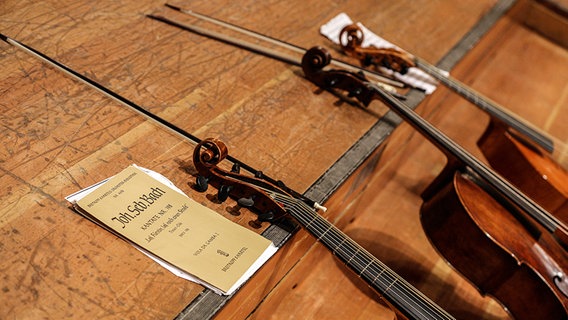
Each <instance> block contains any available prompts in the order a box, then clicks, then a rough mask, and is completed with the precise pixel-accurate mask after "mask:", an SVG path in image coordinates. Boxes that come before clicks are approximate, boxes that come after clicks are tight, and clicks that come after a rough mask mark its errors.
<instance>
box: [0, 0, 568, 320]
mask: <svg viewBox="0 0 568 320" xmlns="http://www.w3.org/2000/svg"><path fill="white" fill-rule="evenodd" d="M171 3H172V4H174V5H177V6H180V7H184V8H188V9H191V10H195V11H196V12H201V13H205V14H208V15H211V16H214V17H216V18H219V19H222V20H225V21H229V22H231V23H234V24H238V25H241V26H244V27H246V28H250V29H253V30H256V31H259V32H261V33H264V34H267V35H270V36H272V37H274V38H278V39H282V40H285V41H288V42H291V43H294V44H296V45H299V46H302V47H305V48H309V47H312V46H315V45H321V46H324V47H327V48H329V49H330V51H331V53H332V55H334V57H341V58H342V59H346V60H347V59H348V58H346V57H343V56H342V55H341V53H339V52H338V51H337V50H335V48H334V47H332V46H331V45H330V43H329V42H328V41H327V40H325V39H324V38H323V37H322V36H321V35H320V34H319V27H320V26H321V25H322V24H324V23H325V22H327V21H328V20H330V19H331V18H333V17H334V16H336V15H337V14H339V13H341V12H345V13H347V14H349V16H351V18H352V19H353V20H355V21H360V22H362V23H364V24H365V26H366V27H368V28H369V29H371V30H373V31H375V32H376V33H378V34H379V35H381V36H383V37H385V38H386V39H388V40H390V41H392V42H394V43H396V44H397V45H399V46H400V47H402V48H405V49H407V50H408V51H410V52H412V53H414V54H416V55H418V56H420V57H422V58H423V59H425V60H427V61H429V62H431V63H433V64H436V63H438V62H439V61H441V60H443V58H444V57H445V56H446V55H447V54H448V53H449V52H452V50H453V48H454V46H455V45H456V44H458V43H459V42H460V41H461V40H462V39H463V38H464V37H466V36H467V35H468V33H469V32H470V30H472V29H474V28H475V27H476V26H477V25H478V22H479V21H480V20H481V19H482V18H483V17H485V16H486V15H487V14H488V13H490V12H491V10H492V9H494V8H495V6H496V5H500V4H501V3H502V2H499V1H496V0H480V1H407V0H406V1H405V0H403V1H370V0H363V1H295V0H293V1H264V2H259V1H250V0H244V1H233V2H231V1H221V0H207V1H201V0H199V1H191V2H190V1H181V0H179V1H177V0H176V1H172V2H171ZM147 14H160V15H164V16H167V17H170V18H172V19H177V20H179V21H183V22H186V23H196V24H198V25H200V26H202V27H207V28H213V29H217V28H216V27H214V26H212V25H211V24H208V23H204V22H202V21H197V20H196V19H194V18H190V17H188V16H187V15H183V14H181V13H179V12H174V11H172V10H170V9H167V8H166V7H164V6H163V3H160V2H156V1H150V0H137V1H85V0H75V1H71V0H59V1H54V0H47V1H31V0H20V1H14V0H4V1H2V2H1V3H0V33H2V34H4V35H5V36H8V37H11V38H13V39H16V40H18V41H20V42H22V43H25V44H27V45H29V46H31V47H33V48H35V49H37V50H39V51H41V52H43V53H45V54H46V55H48V56H50V57H52V58H54V59H56V60H58V61H60V62H62V63H64V64H65V65H67V66H69V67H70V68H72V69H74V70H76V71H77V72H79V73H81V74H83V75H85V76H87V77H89V78H91V79H93V80H95V81H97V82H98V83H100V84H102V85H104V86H105V87H107V88H109V89H110V90H113V91H115V92H116V93H118V94H120V95H122V96H124V97H126V98H127V99H130V100H131V101H133V102H135V103H137V104H139V105H140V106H143V107H144V108H145V109H146V110H148V111H150V112H152V113H154V114H157V115H159V116H161V117H163V118H164V119H166V120H168V121H170V122H172V123H174V124H175V125H177V126H179V127H181V128H183V129H184V130H186V131H188V132H191V133H193V134H194V135H195V136H197V137H199V138H202V139H203V138H207V137H216V138H219V139H221V140H223V141H224V142H225V143H226V144H227V145H228V147H229V152H230V154H231V155H232V156H234V157H236V158H238V159H239V160H241V161H243V162H245V163H247V164H249V165H251V166H253V167H254V168H257V169H259V170H262V171H263V172H264V173H265V174H267V175H269V176H271V177H273V178H275V179H279V180H282V181H284V182H285V183H286V184H287V185H288V186H289V187H291V188H293V189H295V190H296V191H298V192H301V193H304V192H306V193H308V194H310V192H312V194H315V193H316V192H315V191H322V188H323V189H325V190H323V191H326V190H327V191H330V192H331V194H329V195H325V196H323V200H325V205H326V206H327V207H328V208H329V210H328V212H327V213H325V216H326V218H327V219H329V220H330V221H332V222H333V223H334V224H335V225H337V226H338V227H339V228H341V229H342V230H343V231H344V232H346V233H347V234H348V235H349V236H350V237H352V238H353V239H354V240H355V241H357V242H358V243H359V244H360V245H362V246H363V247H365V248H366V249H367V250H368V251H370V252H371V253H373V254H374V255H375V256H376V257H377V258H379V259H380V260H381V261H383V262H384V263H385V264H386V265H388V266H389V267H390V268H391V269H393V270H394V271H396V272H397V273H398V274H399V275H401V276H402V277H403V278H405V279H406V280H407V281H408V282H410V283H411V284H412V285H414V286H415V287H416V288H418V289H419V290H421V291H422V292H424V293H425V294H426V295H427V296H428V297H429V298H430V299H432V300H433V301H435V302H436V303H437V304H439V305H440V306H441V307H443V308H444V309H446V310H447V311H448V312H450V313H451V314H452V315H454V316H455V317H456V318H459V319H481V318H483V319H506V318H507V314H506V312H505V311H504V310H503V308H502V307H501V306H500V305H499V304H498V303H497V302H496V301H494V300H493V299H491V298H490V297H483V296H481V295H480V294H479V292H478V291H477V290H476V289H475V287H474V286H473V285H472V284H470V283H469V282H468V281H467V280H465V279H464V278H463V277H462V276H461V275H460V274H459V273H458V272H457V271H456V270H454V269H453V268H452V267H451V266H449V265H448V264H447V263H446V261H445V260H444V259H442V258H441V256H440V255H439V254H438V253H437V252H436V249H435V248H434V247H433V246H432V245H431V244H430V242H429V240H428V238H427V237H426V235H425V233H424V231H423V230H422V227H421V224H420V205H421V197H420V194H421V192H422V191H423V190H424V189H425V188H426V187H427V186H428V184H429V183H430V182H431V181H432V180H433V179H434V178H435V177H436V176H437V174H438V173H439V172H440V170H441V169H442V167H443V166H444V164H445V157H444V155H443V154H442V153H441V152H440V151H439V150H437V149H436V148H435V147H434V146H433V145H432V144H431V143H429V142H428V141H427V140H425V139H424V138H422V137H421V136H420V135H419V134H417V133H416V132H414V131H413V129H411V128H410V126H408V125H407V124H405V123H402V124H401V125H399V126H398V127H396V129H395V130H394V131H393V132H392V135H390V137H389V138H388V140H386V142H382V143H380V145H379V149H377V150H376V151H374V150H370V152H368V153H367V154H365V158H361V155H360V154H358V153H355V155H356V157H360V158H358V159H355V160H360V162H361V164H360V166H359V163H358V162H356V161H355V162H350V161H348V160H345V158H344V157H345V155H346V154H347V155H352V154H353V152H355V151H353V146H354V145H357V146H358V143H360V141H361V139H363V138H364V137H365V135H366V134H367V133H368V132H369V130H372V129H373V128H375V127H376V125H377V123H379V122H380V121H384V120H381V117H382V116H383V115H384V114H385V113H386V112H387V111H388V109H387V107H386V106H385V105H383V104H382V103H380V102H378V101H377V102H373V104H372V105H371V106H370V108H369V109H368V110H364V109H361V108H356V107H353V106H351V105H349V104H346V103H343V104H340V103H338V98H337V97H336V96H334V95H332V94H330V93H328V92H320V90H318V89H317V88H316V87H315V85H313V84H312V83H310V82H309V81H307V80H306V79H305V78H304V77H303V74H302V70H301V68H300V67H298V66H294V65H289V64H286V63H283V62H280V61H276V60H274V59H270V58H267V57H264V56H261V55H259V54H255V53H252V52H249V51H246V50H243V49H240V48H236V47H234V46H231V45H227V44H224V43H221V42H219V41H216V40H212V39H208V38H206V37H203V36H200V35H197V34H193V33H190V32H187V31H182V30H179V29H177V28H174V27H172V26H168V25H166V24H163V23H160V22H157V21H155V20H152V19H149V18H147V17H146V15H147ZM526 14H527V10H526V6H524V2H522V1H521V2H520V3H518V4H516V5H515V6H513V9H511V10H509V11H507V12H506V13H505V14H504V15H503V16H500V17H498V19H497V20H496V21H494V22H493V23H492V24H491V26H490V28H489V30H488V31H487V33H486V34H485V35H484V36H483V37H482V38H481V39H480V41H479V43H477V44H476V45H475V46H474V47H473V48H471V49H469V48H468V50H467V52H462V53H461V55H463V59H460V60H459V62H458V63H457V65H455V66H454V67H452V69H451V73H452V75H453V76H454V77H456V78H457V79H460V80H461V81H463V82H465V83H466V84H468V85H471V86H472V87H473V88H475V89H476V90H477V91H479V92H481V93H483V94H485V95H487V96H488V97H490V98H491V99H493V100H495V101H497V102H499V103H500V104H502V105H504V106H506V107H507V108H508V109H510V110H511V111H513V112H515V113H517V114H519V115H520V116H522V117H524V118H525V119H529V120H530V121H531V122H532V123H533V124H535V125H536V126H538V127H540V128H542V129H544V130H545V131H547V132H549V133H550V134H551V135H554V136H555V137H557V138H558V139H559V141H564V142H566V141H568V126H566V123H568V112H567V110H566V109H567V108H568V51H567V50H566V48H564V47H562V46H560V45H558V44H556V43H554V42H553V41H550V40H549V39H548V38H546V37H544V36H543V35H541V34H540V33H538V32H535V31H534V30H532V29H530V28H528V27H527V26H526V25H525V24H524V23H523V19H524V17H525V16H526ZM0 66H1V67H0V93H1V97H2V98H1V99H0V111H1V112H0V124H1V126H0V132H1V133H2V134H1V137H2V138H1V139H2V145H1V146H0V182H1V184H2V186H3V187H2V188H0V235H1V238H0V257H1V258H2V259H0V270H1V273H0V274H1V278H2V283H1V287H2V288H1V290H0V301H2V307H1V308H0V319H43V318H46V319H65V318H71V319H74V318H77V319H78V318H95V319H173V318H176V317H180V318H195V317H196V315H200V317H201V316H203V317H209V316H214V317H216V318H219V319H228V318H231V319H392V318H393V317H394V314H393V313H392V311H391V310H390V309H389V308H387V307H385V305H384V303H383V302H382V300H381V298H380V297H379V295H377V294H376V293H375V292H373V291H372V290H371V289H369V288H368V286H367V285H366V284H365V283H364V282H363V281H362V280H361V279H359V278H358V277H357V276H355V275H354V274H353V273H351V272H350V271H349V269H348V268H347V267H345V265H343V264H342V263H341V262H340V261H338V260H337V259H335V258H334V257H333V255H332V254H331V253H329V251H328V250H327V249H326V248H325V247H324V246H322V245H321V244H319V243H317V242H316V241H315V239H314V238H313V237H311V236H310V235H309V234H308V233H307V232H305V231H303V230H300V231H299V232H297V233H295V234H294V235H293V236H292V237H291V238H290V239H289V240H288V241H286V243H285V244H284V246H283V247H282V248H281V249H280V250H279V251H278V253H277V254H276V255H275V256H274V257H273V258H272V259H271V260H270V261H269V262H268V263H267V264H266V265H265V266H264V267H263V268H262V269H261V270H260V271H259V273H258V274H257V275H255V276H254V277H253V278H252V279H251V280H250V281H249V282H248V283H247V284H246V285H245V286H244V287H243V288H242V289H241V290H239V292H237V293H236V294H235V296H233V297H232V298H231V299H228V300H227V301H223V302H222V303H221V305H222V308H221V309H220V310H217V309H218V306H219V305H218V304H217V305H215V304H214V305H212V306H207V305H203V303H202V302H199V301H202V300H200V299H203V296H204V291H203V290H204V289H203V287H201V286H200V285H197V284H194V283H191V282H188V281H185V280H182V279H180V278H178V277H176V276H174V275H173V274H171V273H169V272H168V271H166V270H165V269H163V268H162V267H160V266H159V265H157V264H156V263H155V262H153V261H151V260H150V259H148V258H147V257H146V256H144V255H143V254H141V253H140V252H139V251H137V250H136V249H134V248H133V247H132V246H130V245H128V244H126V243H125V242H124V241H122V240H120V239H118V238H117V237H115V236H112V235H111V234H109V233H107V232H106V231H104V230H102V229H101V228H99V227H97V226H95V225H94V224H93V223H91V222H89V221H87V220H86V219H84V218H82V217H80V216H79V215H77V214H76V213H75V212H74V211H73V210H71V209H70V207H69V204H68V203H67V201H66V200H65V196H67V195H69V194H71V193H73V192H75V191H78V190H80V189H82V188H84V187H87V186H89V185H91V184H93V183H96V182H98V181H100V180H102V179H105V178H107V177H109V176H111V175H113V174H115V173H117V172H119V171H121V170H122V169H123V168H125V167H126V166H128V165H130V164H132V163H135V164H138V165H140V166H143V167H146V168H149V169H152V170H155V171H158V172H160V173H162V174H163V175H165V176H166V177H168V178H169V179H170V180H172V181H173V182H174V183H175V184H176V185H177V186H178V187H180V188H181V189H183V191H185V192H186V193H187V194H188V195H189V196H191V197H193V198H194V199H196V200H197V201H199V202H200V203H202V204H204V205H206V206H208V207H210V208H212V209H214V210H216V211H217V212H218V213H219V214H220V215H223V216H225V217H226V218H228V219H231V220H233V221H235V222H237V223H239V224H242V225H244V226H247V227H248V226H249V222H250V221H252V220H254V219H255V216H254V214H253V213H251V212H248V211H246V210H242V214H240V215H239V216H234V215H231V214H229V213H228V212H227V208H229V207H231V206H234V202H232V201H231V200H229V201H228V202H227V203H222V204H219V203H214V202H211V201H210V200H208V196H212V195H215V193H216V191H215V190H209V191H208V192H207V193H206V194H202V193H198V192H196V191H195V190H194V189H193V188H192V183H193V181H194V180H195V177H194V176H192V173H193V170H192V165H191V161H190V160H191V155H192V152H193V147H194V146H195V144H194V143H193V142H191V141H188V140H187V139H183V138H181V137H180V136H178V135H176V134H173V133H171V131H169V130H167V129H165V128H163V127H161V126H160V125H158V124H156V123H154V122H152V121H150V120H148V119H146V118H144V117H143V116H141V115H139V114H138V113H136V112H134V111H132V110H130V109H128V108H125V107H124V106H122V105H120V104H119V103H117V102H115V101H113V100H111V99H109V98H107V97H106V96H104V95H102V94H101V93H99V92H97V91H96V90H93V89H92V88H90V87H88V86H86V85H84V84H81V83H79V82H77V81H75V80H73V79H72V78H70V77H69V76H67V75H65V74H63V73H62V72H60V71H58V70H55V69H53V68H52V67H50V66H48V65H46V64H44V63H42V62H40V61H39V60H37V59H35V58H33V57H31V56H30V55H28V54H26V53H24V52H22V51H21V50H18V49H16V48H14V47H13V46H10V45H8V44H7V43H4V42H1V41H0ZM417 111H418V112H419V113H420V114H422V115H423V116H424V117H425V118H427V119H428V120H429V121H431V122H432V123H433V124H434V125H435V126H437V127H438V128H440V129H441V130H442V131H443V132H445V133H447V134H448V135H449V136H450V137H451V138H452V139H455V140H456V141H457V142H458V143H460V144H461V145H463V146H464V147H465V148H466V149H467V150H469V151H470V152H472V153H473V154H474V155H476V156H478V157H480V158H483V156H482V155H481V153H480V151H479V150H478V149H477V147H476V144H475V143H476V140H477V139H478V138H479V136H480V135H481V133H482V132H483V131H484V129H485V127H486V126H487V124H488V120H489V117H488V116H487V115H486V114H485V113H483V112H482V111H480V110H479V109H477V108H476V107H474V106H473V105H472V104H470V103H468V102H466V101H465V100H464V99H463V98H460V97H459V96H457V95H456V94H454V93H452V92H451V91H449V90H448V89H446V88H444V87H439V88H438V89H437V90H436V91H435V92H434V94H432V95H430V96H427V97H425V98H424V99H423V100H422V101H421V102H420V103H419V104H418V106H417ZM377 139H379V138H377ZM379 140H380V139H379ZM342 159H343V160H342ZM341 161H343V162H341ZM337 163H342V165H341V166H340V168H339V169H337V168H338V165H337ZM345 163H347V169H352V171H353V170H354V172H353V173H352V174H351V172H348V173H349V174H347V175H346V176H345V177H344V178H342V179H339V180H334V181H339V182H342V183H341V185H338V186H331V187H329V186H323V184H321V183H320V184H317V182H321V181H322V180H321V179H322V177H324V178H328V177H329V176H330V168H333V170H339V173H341V174H345V172H346V171H345V170H347V169H346V165H345ZM342 170H343V171H342ZM333 172H337V171H333ZM326 181H327V180H326ZM316 187H317V188H319V189H317V188H316ZM316 189H317V190H316ZM267 227H268V224H266V223H265V224H264V225H263V227H262V228H260V229H254V230H255V231H256V232H259V233H260V232H263V231H264V230H265V229H266V228H267ZM198 302H199V303H198ZM196 303H197V304H198V307H199V310H198V311H195V310H188V309H186V308H187V307H188V306H190V305H195V304H196ZM184 310H185V311H184ZM192 312H193V313H192Z"/></svg>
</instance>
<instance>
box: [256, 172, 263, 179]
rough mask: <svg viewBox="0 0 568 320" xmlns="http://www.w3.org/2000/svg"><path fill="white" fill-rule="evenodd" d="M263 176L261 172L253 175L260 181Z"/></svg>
mask: <svg viewBox="0 0 568 320" xmlns="http://www.w3.org/2000/svg"><path fill="white" fill-rule="evenodd" d="M263 175H264V173H262V171H257V172H255V173H254V177H255V178H258V179H261V178H262V176H263Z"/></svg>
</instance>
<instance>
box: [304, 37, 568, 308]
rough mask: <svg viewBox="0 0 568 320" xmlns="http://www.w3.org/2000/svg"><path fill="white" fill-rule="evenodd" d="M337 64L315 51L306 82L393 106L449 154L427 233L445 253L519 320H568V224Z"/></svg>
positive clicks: (427, 194)
mask: <svg viewBox="0 0 568 320" xmlns="http://www.w3.org/2000/svg"><path fill="white" fill-rule="evenodd" d="M329 59H330V56H329V54H328V53H327V51H325V50H324V49H322V48H318V47H315V48H312V49H310V50H308V52H307V53H306V54H305V55H304V57H303V60H302V69H303V71H304V74H305V76H306V78H307V79H309V80H310V81H312V82H313V83H314V84H316V85H317V86H319V87H321V88H323V89H326V90H340V91H343V92H345V93H346V94H347V95H348V97H351V98H354V99H356V100H357V101H358V102H360V103H361V104H362V105H364V106H368V105H369V104H370V103H371V102H372V101H373V100H376V99H378V100H381V101H383V102H385V103H386V104H387V105H388V106H389V107H390V108H391V110H393V111H394V112H395V113H397V114H398V115H399V116H400V117H402V118H403V119H404V120H406V121H407V122H408V123H409V124H410V125H411V126H413V127H414V128H415V129H416V130H417V131H419V132H420V133H421V134H422V135H424V136H425V137H426V138H427V139H428V140H430V141H431V142H432V143H433V144H434V145H436V146H437V147H438V148H439V149H440V150H441V151H442V152H444V153H445V155H446V156H447V158H448V162H447V165H446V167H445V168H444V170H443V171H442V173H441V174H440V175H439V176H438V177H437V178H436V180H435V181H434V182H432V184H431V185H430V186H429V187H428V188H427V189H426V190H425V191H424V192H423V194H422V198H423V205H422V207H421V222H422V225H423V228H424V231H425V233H426V234H427V236H428V238H429V239H430V241H431V242H432V244H433V245H434V247H435V248H436V249H437V250H438V251H439V252H440V254H441V255H442V256H443V257H444V258H445V259H446V260H447V261H448V262H449V263H450V264H451V265H452V266H454V267H455V268H456V269H457V270H458V271H459V272H461V273H462V275H464V276H465V277H466V278H467V279H469V280H470V281H471V282H472V283H473V284H474V285H475V286H476V287H477V289H478V290H479V291H480V292H481V293H482V294H483V295H491V296H493V297H495V298H496V299H497V300H498V301H499V302H500V303H502V304H503V306H504V307H505V309H506V310H507V311H508V312H509V313H510V314H511V315H512V316H513V317H514V318H516V319H565V318H567V317H568V285H567V282H566V280H565V276H566V275H565V272H566V270H568V256H567V254H566V251H565V250H564V249H563V247H562V246H561V243H563V242H564V241H563V239H556V238H555V237H554V236H553V235H554V234H556V235H559V236H561V237H562V238H564V239H565V238H566V231H567V229H566V226H565V225H564V224H562V223H561V222H560V221H558V220H557V219H555V218H554V217H553V216H551V215H550V214H549V213H548V212H546V211H545V210H544V209H542V208H541V207H539V206H538V205H537V204H536V203H534V202H533V201H532V200H531V199H530V198H528V197H526V196H525V195H524V194H522V193H521V192H520V191H519V190H518V189H516V188H515V187H514V186H512V185H511V184H510V183H508V182H507V181H506V180H505V179H503V178H502V177H501V176H499V175H498V174H497V173H495V172H494V171H492V170H491V169H490V168H488V167H487V166H485V165H484V164H483V163H482V162H481V161H479V160H477V159H476V158H474V157H473V156H472V155H471V154H469V153H468V152H467V151H466V150H464V149H463V148H462V147H461V146H459V145H458V144H456V143H455V142H453V141H452V140H450V139H449V138H448V137H447V136H445V135H444V134H443V133H442V132H440V131H439V130H437V129H436V128H435V127H433V126H432V125H431V124H429V123H428V122H426V121H425V120H424V119H422V118H421V117H420V116H418V115H417V114H416V113H415V112H414V111H413V110H412V109H411V108H409V107H408V106H406V105H405V104H404V103H402V102H400V101H399V100H397V99H396V98H394V97H393V96H392V95H391V94H389V93H388V92H386V91H384V90H382V89H381V88H379V87H377V86H375V85H374V84H373V83H371V82H369V81H367V80H366V79H365V78H364V77H363V76H362V75H360V74H353V73H350V72H347V71H344V70H333V69H331V70H327V69H325V70H324V68H325V67H326V66H327V64H328V61H329ZM527 215H528V217H527ZM533 221H536V222H538V223H537V224H534V223H533ZM527 226H529V228H527Z"/></svg>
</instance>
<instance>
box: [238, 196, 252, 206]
mask: <svg viewBox="0 0 568 320" xmlns="http://www.w3.org/2000/svg"><path fill="white" fill-rule="evenodd" d="M237 203H238V204H239V205H240V206H241V207H245V208H250V207H252V206H254V199H253V198H252V197H248V198H240V199H239V200H237Z"/></svg>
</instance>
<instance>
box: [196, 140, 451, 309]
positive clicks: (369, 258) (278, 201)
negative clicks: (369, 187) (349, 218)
mask: <svg viewBox="0 0 568 320" xmlns="http://www.w3.org/2000/svg"><path fill="white" fill-rule="evenodd" d="M227 155H228V150H227V147H226V145H225V144H224V143H223V142H221V141H220V140H217V139H212V138H209V139H205V140H203V141H202V142H200V143H199V144H197V146H196V147H195V149H194V152H193V163H194V165H195V168H196V169H197V172H198V175H197V177H196V183H195V188H196V190H197V191H200V192H204V191H206V190H207V189H208V187H209V185H212V186H214V187H215V188H217V190H218V193H217V197H218V199H219V201H225V200H226V199H227V198H228V197H231V198H233V199H235V200H237V203H238V205H239V206H241V207H247V208H249V209H251V210H253V211H254V212H256V213H257V214H258V220H259V221H260V222H264V221H268V222H271V223H277V222H280V221H282V220H283V219H284V218H285V217H287V216H292V217H293V218H294V219H295V220H296V221H297V222H298V223H300V224H301V225H302V226H303V227H304V228H305V229H306V230H307V231H308V232H309V233H311V234H312V235H313V236H314V237H316V238H317V240H318V241H320V242H321V243H322V244H324V245H325V246H326V247H327V248H328V249H329V250H330V251H331V252H332V253H333V254H334V255H335V256H336V257H337V258H339V259H340V260H342V261H343V262H344V263H345V264H346V265H347V266H348V267H349V268H350V269H351V270H353V271H354V272H356V273H357V274H358V275H359V276H360V277H361V278H362V279H363V280H365V281H366V282H367V284H368V285H369V286H370V287H372V288H373V289H374V290H376V291H377V292H378V293H380V294H381V295H382V296H383V297H385V298H386V299H387V302H388V304H389V306H391V309H393V311H395V313H396V314H397V316H399V317H403V318H409V319H417V320H420V319H424V320H426V319H436V320H444V319H454V318H453V317H452V316H451V315H450V314H449V313H447V312H446V311H445V310H443V309H442V308H440V307H439V306H438V305H436V304H435V303H434V302H432V301H431V300H430V299H428V298H427V297H426V296H425V295H424V294H423V293H421V292H420V291H418V290H417V289H416V288H414V287H413V286H412V285H410V284H409V283H408V282H406V281H405V280H404V279H403V278H402V277H400V276H399V275H397V274H396V273H395V272H394V271H392V270H391V269H390V268H388V266H386V265H385V264H384V263H383V262H381V261H380V260H379V259H377V258H375V257H374V256H373V255H372V254H371V253H369V252H368V251H367V250H365V249H364V248H363V247H361V246H359V245H358V244H357V243H356V242H355V241H353V240H352V239H351V238H349V237H348V236H347V235H346V234H344V233H343V232H342V231H341V230H339V229H338V228H337V227H335V226H334V225H333V224H332V223H330V222H329V221H327V220H326V219H325V218H323V217H322V216H321V215H319V214H318V213H317V211H316V209H315V208H314V206H313V203H311V202H310V201H309V199H305V198H303V197H302V196H300V195H298V194H296V193H295V192H294V191H293V190H290V189H289V188H287V187H286V186H285V185H284V184H283V183H281V182H278V183H276V184H275V183H272V182H270V181H267V180H266V179H263V174H261V173H257V174H255V175H254V176H251V175H245V174H241V173H240V170H239V168H238V167H235V166H233V168H232V169H231V170H230V171H229V170H224V169H222V168H220V167H219V166H218V165H219V164H220V163H221V162H222V161H223V160H224V159H225V158H226V157H227ZM257 223H258V222H257ZM393 306H394V308H393Z"/></svg>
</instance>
